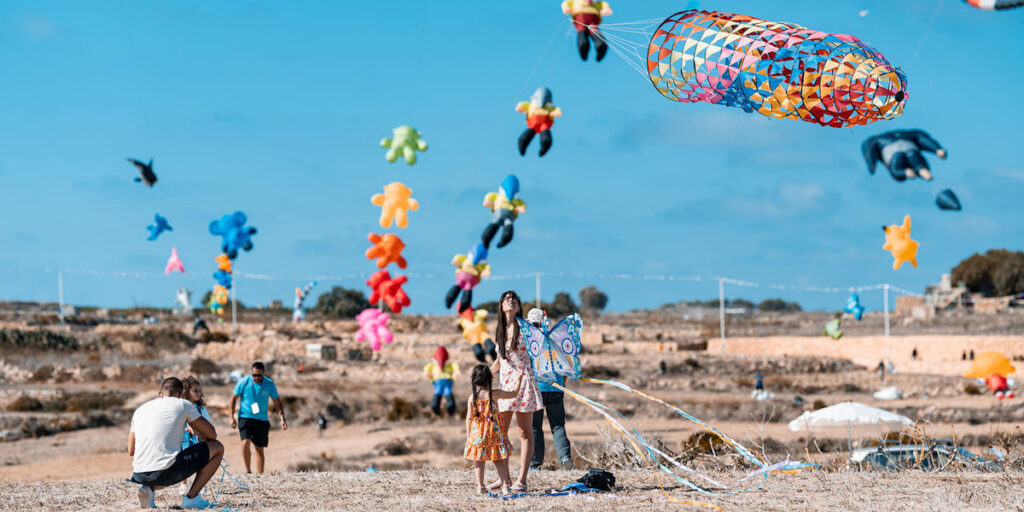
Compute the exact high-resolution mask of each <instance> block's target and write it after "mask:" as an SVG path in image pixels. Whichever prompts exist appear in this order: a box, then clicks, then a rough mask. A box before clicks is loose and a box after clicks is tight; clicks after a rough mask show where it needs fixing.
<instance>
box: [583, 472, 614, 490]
mask: <svg viewBox="0 0 1024 512" xmlns="http://www.w3.org/2000/svg"><path fill="white" fill-rule="evenodd" d="M577 482H580V483H582V484H583V485H585V486H587V487H589V488H591V489H599V490H602V491H610V490H612V488H613V487H615V475H613V474H611V473H609V472H607V471H605V470H603V469H591V470H590V471H588V472H587V474H585V475H583V476H582V477H580V479H579V480H577Z"/></svg>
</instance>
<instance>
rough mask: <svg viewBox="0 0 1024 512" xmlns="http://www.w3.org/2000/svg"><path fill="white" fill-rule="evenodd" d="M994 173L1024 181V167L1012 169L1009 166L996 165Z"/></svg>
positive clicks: (993, 169)
mask: <svg viewBox="0 0 1024 512" xmlns="http://www.w3.org/2000/svg"><path fill="white" fill-rule="evenodd" d="M992 174H994V175H996V176H1000V177H1003V178H1010V179H1011V180H1015V181H1022V182H1024V169H1010V168H1008V167H994V168H992Z"/></svg>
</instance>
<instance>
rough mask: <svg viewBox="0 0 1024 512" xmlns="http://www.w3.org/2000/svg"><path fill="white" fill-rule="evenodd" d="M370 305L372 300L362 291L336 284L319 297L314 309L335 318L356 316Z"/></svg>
mask: <svg viewBox="0 0 1024 512" xmlns="http://www.w3.org/2000/svg"><path fill="white" fill-rule="evenodd" d="M368 307H370V302H369V301H367V300H366V296H365V295H363V292H362V291H359V290H350V289H348V288H344V287H341V286H335V287H334V288H331V291H329V292H327V293H324V294H321V295H320V296H319V297H317V299H316V306H315V307H313V311H314V312H316V313H319V314H322V315H325V316H329V317H334V318H355V317H356V315H358V314H359V313H360V312H362V311H363V310H364V309H366V308H368Z"/></svg>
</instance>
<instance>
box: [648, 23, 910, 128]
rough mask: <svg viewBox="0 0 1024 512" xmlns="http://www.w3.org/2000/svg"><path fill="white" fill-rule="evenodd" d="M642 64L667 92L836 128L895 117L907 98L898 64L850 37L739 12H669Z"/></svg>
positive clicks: (676, 97)
mask: <svg viewBox="0 0 1024 512" xmlns="http://www.w3.org/2000/svg"><path fill="white" fill-rule="evenodd" d="M647 70H648V73H649V75H650V78H651V83H653V84H654V87H655V89H657V90H658V92H660V93H661V94H663V95H664V96H665V97H666V98H669V99H671V100H675V101H680V102H683V103H692V102H698V101H700V102H705V103H712V104H716V105H725V106H729V107H739V108H742V109H743V110H744V111H746V112H748V113H750V112H758V113H760V114H763V115H766V116H768V117H775V118H782V119H794V120H803V121H808V122H811V123H817V124H820V125H822V126H832V127H837V128H841V127H845V126H850V125H858V124H860V125H864V124H868V123H872V122H874V121H878V120H886V119H893V118H895V117H898V116H899V115H900V114H902V113H903V107H904V104H905V103H906V100H907V89H906V87H907V78H906V76H905V75H904V74H903V72H901V71H900V70H898V69H896V67H894V66H893V65H892V64H889V62H888V61H886V60H885V57H884V56H882V54H881V53H879V52H878V51H877V50H875V49H873V48H871V47H870V46H868V45H866V44H864V43H863V42H861V41H860V40H859V39H857V38H856V37H853V36H849V35H845V34H830V33H828V32H820V31H817V30H811V29H808V28H804V27H801V26H799V25H793V24H791V23H780V22H774V21H766V20H762V19H758V18H754V17H752V16H745V15H742V14H731V13H722V12H709V11H697V10H687V11H682V12H678V13H676V14H673V15H672V16H670V17H669V18H668V19H666V20H665V21H664V22H662V24H661V25H660V26H659V27H658V29H657V30H656V31H655V32H654V35H653V37H651V42H650V45H649V46H648V51H647Z"/></svg>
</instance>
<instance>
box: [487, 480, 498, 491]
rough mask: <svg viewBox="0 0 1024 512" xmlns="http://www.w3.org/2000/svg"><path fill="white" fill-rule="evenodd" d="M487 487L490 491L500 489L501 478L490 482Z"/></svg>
mask: <svg viewBox="0 0 1024 512" xmlns="http://www.w3.org/2000/svg"><path fill="white" fill-rule="evenodd" d="M487 489H488V490H490V491H497V490H499V489H501V480H498V481H497V482H491V484H490V485H488V486H487Z"/></svg>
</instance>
